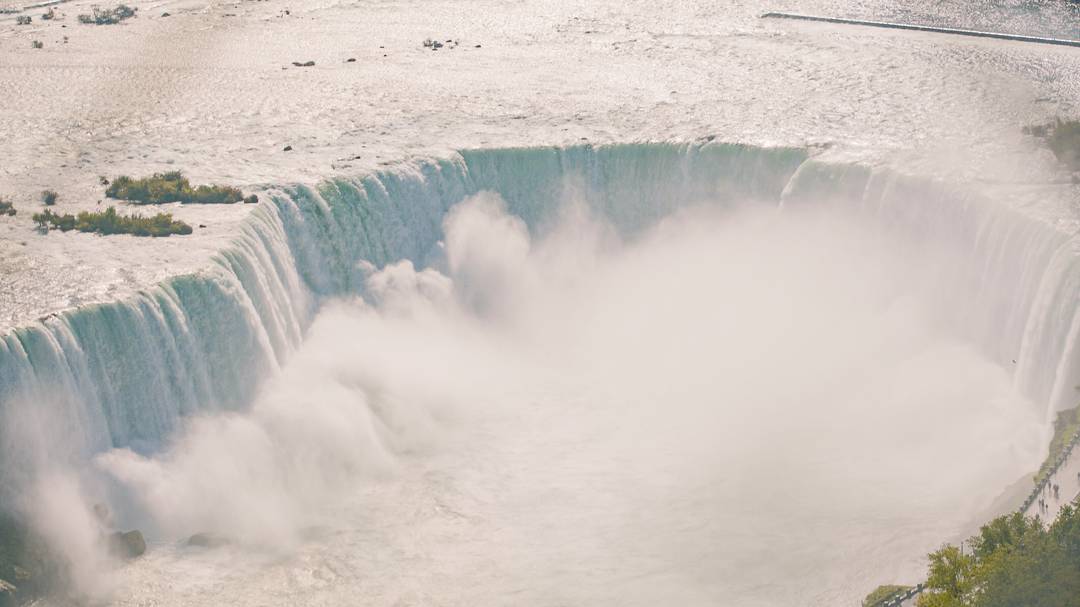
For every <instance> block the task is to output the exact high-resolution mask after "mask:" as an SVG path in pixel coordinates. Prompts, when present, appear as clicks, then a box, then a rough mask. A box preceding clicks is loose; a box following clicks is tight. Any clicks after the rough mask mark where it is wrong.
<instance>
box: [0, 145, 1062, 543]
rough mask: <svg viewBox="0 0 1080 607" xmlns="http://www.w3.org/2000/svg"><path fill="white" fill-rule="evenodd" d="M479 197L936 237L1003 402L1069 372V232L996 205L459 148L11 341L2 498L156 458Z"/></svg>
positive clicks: (926, 185) (666, 162)
mask: <svg viewBox="0 0 1080 607" xmlns="http://www.w3.org/2000/svg"><path fill="white" fill-rule="evenodd" d="M484 191H491V192H495V193H497V194H498V195H499V196H500V197H501V198H502V199H503V200H504V201H505V203H506V207H507V212H508V213H509V214H510V215H512V216H516V217H518V218H520V219H521V220H523V221H524V225H526V226H527V228H528V230H529V232H532V233H534V234H535V233H541V232H543V231H545V230H546V229H548V228H549V227H551V226H553V225H555V224H557V223H558V221H559V217H560V215H559V212H560V208H561V203H563V202H565V201H566V200H571V199H572V200H575V201H578V202H579V203H580V204H581V205H582V206H583V207H584V208H586V209H588V210H589V212H591V213H593V214H595V215H597V216H598V217H601V218H603V219H604V220H605V221H607V222H608V223H610V225H611V226H613V228H614V229H615V230H616V231H617V232H618V233H620V234H622V235H623V236H625V237H630V238H632V237H633V236H634V235H635V234H640V233H643V232H645V231H646V230H648V229H649V228H650V227H651V226H654V225H656V224H657V223H658V222H660V221H661V220H663V219H664V218H665V217H668V216H670V215H672V214H673V213H675V212H676V211H677V210H679V209H685V208H691V207H695V206H698V205H707V206H709V207H712V208H721V209H723V208H735V207H737V206H739V205H744V204H746V203H748V202H749V203H753V204H754V205H757V206H759V207H762V208H770V207H779V208H780V209H781V212H782V213H793V212H797V211H798V210H799V209H803V208H814V207H816V206H821V207H828V208H831V209H834V210H836V211H838V212H839V213H841V214H847V215H851V216H854V217H856V218H858V219H859V220H860V221H863V223H862V224H861V225H864V226H867V229H871V230H874V231H875V235H876V236H877V237H879V238H880V239H882V240H884V241H888V242H889V243H891V246H893V247H894V248H897V249H899V250H903V249H904V248H907V249H910V250H912V251H915V250H937V249H943V250H945V249H947V250H948V255H943V256H942V259H948V260H949V261H948V263H943V264H941V265H938V266H934V267H929V266H928V267H926V273H927V274H928V275H932V279H933V280H932V281H930V279H929V278H928V281H930V282H934V281H936V282H935V284H937V283H942V284H944V283H948V284H952V285H954V286H955V288H954V289H950V290H949V291H948V292H944V291H943V292H940V293H937V294H932V295H930V296H929V297H931V298H933V297H939V298H940V299H941V301H937V302H934V303H935V304H936V305H934V306H931V307H932V308H933V309H935V310H938V311H940V314H939V315H938V316H937V317H935V318H933V319H932V321H933V322H935V323H938V324H940V325H941V326H942V327H945V328H946V329H944V330H946V331H947V332H949V333H951V334H954V335H956V336H957V337H958V338H960V339H962V340H965V341H967V342H969V343H971V344H974V345H975V346H976V347H977V348H978V350H979V351H980V352H982V353H983V355H984V356H985V357H986V358H987V359H989V360H992V361H994V362H995V363H997V364H999V365H1000V366H1002V367H1004V368H1006V369H1008V370H1010V372H1011V373H1012V377H1013V385H1014V389H1015V391H1016V392H1017V394H1019V395H1020V396H1022V397H1024V399H1026V401H1028V402H1031V403H1035V406H1038V407H1043V408H1044V409H1045V412H1046V413H1045V415H1047V416H1048V415H1049V414H1050V413H1051V412H1052V411H1053V410H1055V409H1057V408H1059V407H1061V406H1063V405H1065V404H1068V403H1069V399H1070V397H1071V396H1072V386H1073V385H1074V384H1076V383H1078V382H1080V373H1078V367H1080V365H1078V364H1077V363H1076V361H1075V356H1076V353H1075V346H1076V344H1075V341H1076V339H1075V336H1076V333H1077V332H1078V331H1080V319H1078V317H1077V314H1076V312H1077V306H1076V301H1077V296H1078V290H1080V279H1077V278H1075V277H1076V276H1080V272H1077V271H1076V268H1075V264H1076V263H1077V261H1076V260H1077V255H1076V245H1075V241H1074V239H1073V235H1072V234H1071V233H1070V232H1068V231H1067V230H1068V228H1067V227H1062V226H1059V225H1056V224H1054V223H1053V222H1051V221H1046V220H1042V219H1039V218H1035V217H1032V216H1030V215H1029V214H1026V213H1025V212H1023V211H1019V210H1016V209H1013V208H1011V207H1009V206H1008V205H1007V204H1003V203H1001V201H994V200H989V199H987V197H986V196H985V195H979V194H975V193H972V192H967V191H963V190H961V189H959V188H956V187H950V186H947V185H945V184H942V183H938V182H934V181H931V180H925V179H918V178H912V177H905V176H901V175H897V174H895V173H893V172H890V171H887V170H875V169H871V168H868V167H865V166H860V165H845V164H833V163H826V162H820V161H817V160H814V159H810V158H809V154H808V153H807V152H805V151H802V150H796V149H758V148H750V147H744V146H732V145H721V144H713V143H708V144H702V145H664V144H655V145H652V144H650V145H626V146H610V147H578V148H569V149H554V148H537V149H509V150H479V151H468V152H462V153H461V154H459V155H456V156H454V157H452V158H450V159H446V160H439V161H424V162H418V163H414V164H411V165H408V166H405V167H402V168H397V169H393V170H388V171H385V172H381V173H377V174H373V175H369V176H365V177H362V178H357V179H340V180H335V181H329V182H325V183H323V184H321V185H319V186H318V187H317V188H309V187H305V186H293V187H285V188H282V189H279V190H274V191H271V192H270V195H269V199H270V201H269V202H268V203H264V205H263V206H262V207H261V208H259V209H257V210H256V211H255V213H254V214H253V216H252V218H251V220H250V221H249V222H248V223H247V225H246V226H245V227H244V230H243V232H242V233H241V234H240V235H238V237H237V239H236V241H235V243H234V245H233V247H232V248H231V249H229V250H227V251H223V252H222V253H221V254H220V255H219V256H218V257H217V258H216V259H215V262H214V264H213V266H212V267H210V268H207V269H206V270H205V271H204V272H201V273H199V274H197V275H190V276H179V277H175V278H172V279H170V280H168V281H166V282H165V283H163V284H161V285H159V286H158V287H156V288H154V289H152V290H150V291H148V292H145V293H142V294H139V295H138V296H136V297H134V298H131V299H128V300H124V301H119V302H115V303H110V304H102V305H96V306H91V307H86V308H81V309H78V310H72V311H69V312H64V313H61V314H58V315H55V316H52V317H50V318H47V319H43V320H42V321H41V322H40V323H38V324H36V325H34V326H31V327H24V328H22V329H19V330H17V331H14V332H12V333H9V334H8V335H5V336H4V337H3V338H2V340H0V407H2V411H0V413H2V414H3V420H4V426H3V427H4V433H3V440H4V443H3V453H4V460H3V462H4V464H3V468H2V470H0V474H2V478H3V481H4V482H3V486H4V487H6V488H7V489H8V494H7V495H5V501H6V502H8V503H9V504H15V506H14V507H16V508H19V507H22V508H24V509H25V508H26V504H24V503H22V504H20V503H19V500H20V495H21V494H22V493H23V492H24V490H25V488H26V487H28V486H30V485H32V483H33V480H34V477H35V476H37V475H40V474H42V472H43V471H44V470H48V469H51V468H52V467H56V466H61V467H63V466H71V465H79V464H80V463H81V462H87V461H89V460H90V459H91V458H92V457H93V455H94V454H98V453H102V452H106V451H108V450H110V449H113V448H130V449H132V450H134V451H135V452H137V453H140V454H144V455H151V456H153V455H154V454H157V453H159V452H161V450H162V449H163V448H165V447H166V446H167V444H168V442H169V440H171V437H173V435H174V432H175V431H176V430H177V428H178V427H179V426H180V422H181V420H184V419H186V418H189V417H190V416H192V415H193V414H197V413H211V412H217V411H241V410H244V409H245V407H247V406H248V405H250V403H251V402H252V400H253V399H254V398H255V397H256V394H257V392H258V390H259V388H260V386H261V385H262V384H263V383H264V381H265V380H266V379H267V378H269V377H272V376H274V375H276V374H278V373H279V372H280V371H281V369H282V368H283V366H285V363H286V361H289V360H290V359H291V358H292V357H293V356H294V355H295V353H296V351H297V350H298V348H300V347H301V344H302V343H303V342H304V341H305V335H306V333H307V331H308V329H309V327H310V325H311V323H312V321H313V319H314V318H315V316H316V312H317V311H318V310H319V309H320V308H321V307H322V304H323V303H324V302H326V301H328V300H331V299H334V298H337V297H341V296H348V295H350V294H355V293H360V292H363V291H364V290H365V289H370V288H371V285H370V284H369V283H367V282H366V281H367V280H369V279H370V275H371V272H372V269H371V265H370V264H373V265H374V266H375V267H384V266H387V265H388V264H392V263H394V262H398V261H399V260H407V261H409V262H411V263H412V264H413V265H414V266H416V267H425V266H427V265H428V264H429V263H435V264H438V263H441V262H440V260H441V258H442V246H443V242H442V240H443V238H444V234H443V222H444V219H445V218H446V216H447V213H448V211H449V210H450V209H451V208H452V207H454V206H455V205H456V204H458V203H459V202H461V201H463V200H465V199H467V198H469V197H470V196H473V195H475V194H477V193H479V192H484ZM365 285H366V286H365ZM369 295H370V294H369ZM268 423H269V422H268ZM276 423H277V422H274V424H276ZM348 423H350V424H356V423H359V424H361V425H362V424H363V423H366V422H358V421H356V420H352V421H350V422H348ZM271 425H273V424H271ZM368 455H370V454H368ZM365 457H366V455H365ZM372 457H375V456H372ZM361 459H362V458H361ZM349 461H352V460H349ZM139 474H141V473H139ZM136 476H137V475H136ZM911 556H913V555H905V557H911Z"/></svg>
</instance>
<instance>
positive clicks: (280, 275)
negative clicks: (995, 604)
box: [0, 145, 1077, 605]
mask: <svg viewBox="0 0 1080 607" xmlns="http://www.w3.org/2000/svg"><path fill="white" fill-rule="evenodd" d="M487 190H490V191H491V192H495V193H497V194H491V193H483V192H484V191H487ZM477 192H481V193H480V194H479V195H476V193H477ZM781 200H782V201H783V204H782V205H779V204H778V203H779V202H780V201H781ZM261 211H262V213H261V214H260V215H259V216H258V217H257V218H256V221H255V222H253V224H252V226H251V227H250V229H249V230H248V231H247V232H246V233H245V234H244V235H242V236H241V238H240V239H239V240H238V244H237V248H236V249H235V250H233V251H228V252H226V253H224V254H223V255H222V258H221V260H220V265H219V267H216V268H214V269H212V270H211V271H210V272H209V273H208V274H207V275H205V276H197V277H184V278H181V279H177V280H175V281H173V282H172V283H170V284H166V285H164V286H163V287H162V289H161V291H160V292H155V293H149V294H146V295H145V296H143V297H141V298H139V299H138V300H137V301H135V302H130V303H129V302H125V303H121V304H117V305H116V306H112V307H110V306H105V307H102V308H99V309H96V310H89V311H80V312H76V313H73V314H70V315H67V316H64V317H60V318H56V319H50V320H48V321H46V322H45V323H44V324H43V325H42V327H35V328H31V329H28V330H26V331H23V332H20V333H17V334H15V335H13V336H11V337H8V338H5V341H4V348H5V349H4V350H3V351H0V380H2V381H0V388H2V389H3V390H4V395H5V397H6V398H5V401H4V402H5V411H4V414H5V417H6V419H7V420H8V421H9V422H10V421H12V420H13V421H14V422H16V424H15V425H13V424H11V423H9V424H8V425H7V426H6V427H7V428H8V436H6V437H5V449H6V450H7V451H6V453H10V452H11V451H12V450H13V449H19V448H22V449H21V450H19V451H18V453H19V457H18V458H12V459H6V460H5V461H6V462H9V463H8V466H7V469H6V470H5V471H4V473H5V475H6V478H8V479H10V481H9V484H13V485H14V486H17V487H19V488H20V489H21V490H22V491H23V493H24V495H29V496H31V497H30V500H31V501H33V502H34V503H49V504H52V505H53V506H52V507H50V508H44V509H38V510H37V511H34V513H33V514H34V515H35V516H34V520H35V521H36V522H37V524H38V525H39V526H40V527H41V528H42V529H43V530H46V531H49V530H51V531H52V533H51V535H50V537H52V538H53V539H54V540H55V543H56V544H57V545H58V547H59V548H60V549H62V550H64V551H65V553H66V554H68V555H69V557H70V558H71V559H72V563H73V568H74V569H75V573H74V574H73V576H74V580H75V582H76V585H77V586H78V587H79V588H80V590H81V591H83V592H90V593H93V594H95V595H96V596H99V597H103V598H104V599H105V600H111V601H114V602H116V603H118V604H131V605H136V604H145V603H147V602H152V603H155V604H166V605H168V604H176V605H181V604H207V605H209V604H215V605H216V604H223V603H229V604H251V605H255V604H265V603H267V602H270V601H274V602H280V601H282V600H284V601H286V602H288V603H290V604H353V603H356V602H364V603H370V604H450V605H453V604H462V605H466V604H468V605H475V604H486V605H501V604H507V603H515V604H529V605H563V604H620V605H621V604H657V603H661V604H673V603H675V604H702V605H704V604H710V605H711V604H738V605H776V604H784V603H795V604H813V605H833V604H849V603H853V602H856V601H857V600H858V599H859V598H861V596H862V595H863V594H865V593H866V592H867V591H868V590H870V589H872V588H873V587H874V586H876V585H877V584H879V583H885V582H892V581H900V582H904V581H911V580H913V579H916V578H917V577H918V576H919V574H920V573H921V571H922V567H923V563H922V555H924V554H925V553H926V552H927V551H929V550H931V549H933V548H935V547H936V546H937V544H938V543H940V542H941V541H943V540H946V539H951V538H952V537H953V536H954V535H955V534H956V533H958V532H960V531H961V530H964V528H965V527H966V526H967V525H968V524H970V523H971V522H972V521H973V520H975V519H976V518H977V517H978V516H979V515H980V514H981V511H982V509H984V508H985V507H986V506H987V505H988V504H989V503H990V502H991V500H992V499H993V498H994V497H995V496H996V494H997V493H998V492H999V491H1000V489H1001V488H1002V487H1003V486H1005V485H1007V484H1009V483H1011V482H1012V481H1014V480H1015V479H1017V478H1019V477H1020V476H1022V475H1024V474H1025V473H1027V472H1030V471H1031V470H1032V469H1033V467H1034V466H1035V465H1036V464H1037V461H1038V459H1039V457H1040V455H1041V449H1042V444H1043V441H1044V438H1045V437H1044V431H1045V428H1046V419H1047V415H1048V412H1049V410H1050V409H1051V408H1052V406H1054V404H1055V403H1054V400H1055V398H1059V397H1060V394H1061V393H1062V392H1063V391H1065V390H1066V388H1065V386H1068V385H1070V382H1072V381H1073V379H1075V370H1074V367H1075V365H1073V364H1072V356H1073V353H1072V348H1073V344H1074V343H1075V339H1073V338H1072V335H1073V333H1075V332H1076V331H1075V329H1076V328H1075V327H1074V326H1073V325H1074V324H1076V323H1074V321H1073V319H1074V317H1075V309H1074V308H1075V299H1076V289H1077V285H1075V284H1073V282H1074V281H1071V280H1070V279H1069V278H1068V277H1069V276H1071V275H1073V274H1075V272H1071V269H1072V264H1074V263H1075V261H1074V260H1075V256H1074V255H1073V254H1072V247H1071V245H1070V241H1069V237H1068V236H1067V235H1063V234H1062V233H1061V232H1059V231H1057V230H1055V229H1053V228H1052V227H1051V226H1048V225H1046V224H1042V223H1040V222H1036V221H1033V220H1030V219H1027V218H1025V217H1024V216H1022V215H1019V214H1017V213H1013V212H1011V211H1009V210H1008V208H1007V207H1005V206H1003V205H995V204H994V203H992V202H990V201H986V200H982V199H979V198H977V197H974V196H967V195H963V194H957V193H955V192H950V191H948V190H946V189H944V188H943V187H940V186H939V185H936V184H926V183H922V182H919V181H917V180H911V179H906V178H901V177H898V176H895V175H891V174H888V173H876V172H873V171H870V170H867V169H865V168H861V167H844V166H839V167H838V166H830V165H822V164H818V163H814V162H813V161H807V160H806V156H805V154H803V153H802V152H799V151H796V150H755V149H749V148H741V147H735V146H713V145H709V146H704V147H696V146H625V147H614V148H599V149H592V148H579V149H573V150H509V151H503V152H474V153H468V154H464V155H463V156H462V157H460V158H458V159H455V160H452V161H446V162H442V163H431V164H422V165H417V166H416V167H414V168H410V169H403V170H401V171H396V172H389V173H386V174H381V175H378V176H372V177H368V178H365V179H363V180H358V181H356V182H344V181H342V182H333V183H328V184H325V185H324V186H323V187H321V188H320V189H319V190H318V191H313V190H307V189H303V188H296V189H292V190H289V191H287V192H281V193H279V194H277V195H276V196H274V204H273V205H272V206H268V207H266V208H264V209H261ZM399 260H405V261H399ZM1069 302H1072V304H1070V303H1069ZM320 303H321V305H320ZM316 310H317V312H315V311H316ZM125 323H126V324H125ZM301 336H304V337H303V339H301ZM110 339H111V340H113V341H115V342H116V343H115V344H110ZM133 346H138V347H133ZM1013 361H1015V362H1013ZM263 377H269V379H268V380H266V381H260V378H263ZM1055 395H1057V396H1055ZM35 399H36V400H35ZM31 403H32V404H31ZM248 403H251V405H250V407H248V406H247V404H248ZM50 419H64V420H66V421H65V423H64V424H58V425H57V424H53V425H49V424H47V423H46V422H47V421H48V420H50ZM181 420H187V421H186V422H183V423H182V422H181ZM12 427H15V428H19V429H20V432H18V433H16V435H15V436H12V432H11V430H10V429H11V428H12ZM177 428H180V429H179V430H178V431H177V430H175V429H177ZM27 429H29V430H32V431H27ZM57 445H64V446H65V449H57V448H56V446H57ZM11 462H15V463H14V464H13V463H11ZM9 499H10V498H9ZM14 501H15V502H16V506H18V505H19V500H14ZM97 501H106V502H108V503H109V505H110V507H111V510H112V511H113V514H114V516H115V517H116V519H117V520H118V523H120V524H121V525H123V526H126V527H132V526H137V527H139V528H142V529H144V530H145V531H146V532H147V534H148V535H149V536H150V538H151V539H152V540H154V541H153V542H152V549H151V551H150V553H149V554H148V555H147V556H146V557H144V558H143V559H141V560H139V561H137V562H135V563H134V564H131V565H128V566H125V567H123V568H121V569H120V570H119V572H118V573H116V574H115V575H110V574H108V573H107V572H108V571H109V565H108V564H107V563H101V562H100V559H97V558H95V551H94V541H95V540H94V537H95V533H96V531H95V530H94V529H93V528H92V527H93V523H92V522H91V521H92V517H90V516H89V515H86V512H87V509H88V508H87V506H88V505H89V504H92V503H94V502H97ZM79 516H82V517H83V518H82V519H81V520H80V518H79ZM82 521H85V522H82ZM61 522H62V523H63V524H60V523H61ZM193 533H210V534H213V535H215V536H219V537H221V538H223V539H225V540H228V542H229V543H228V544H227V545H226V546H224V547H220V548H217V549H212V550H207V549H203V548H195V547H186V546H184V545H182V541H181V540H183V539H184V538H185V537H187V536H188V535H191V534H193ZM178 542H180V543H178Z"/></svg>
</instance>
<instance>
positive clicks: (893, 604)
mask: <svg viewBox="0 0 1080 607" xmlns="http://www.w3.org/2000/svg"><path fill="white" fill-rule="evenodd" d="M924 588H925V586H923V585H922V584H919V585H917V586H912V587H911V588H908V589H907V590H905V591H903V592H899V593H897V594H894V595H892V596H891V597H889V598H887V599H885V601H884V602H882V603H880V605H881V607H900V605H902V604H903V603H904V601H907V600H910V599H911V598H913V597H914V596H915V595H917V594H919V593H920V592H922V591H923V589H924Z"/></svg>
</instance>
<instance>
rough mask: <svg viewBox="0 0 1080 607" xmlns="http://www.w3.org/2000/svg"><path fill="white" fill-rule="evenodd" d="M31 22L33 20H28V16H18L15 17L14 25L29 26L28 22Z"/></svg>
mask: <svg viewBox="0 0 1080 607" xmlns="http://www.w3.org/2000/svg"><path fill="white" fill-rule="evenodd" d="M32 21H33V19H31V18H30V15H19V16H18V17H15V24H16V25H30V22H32Z"/></svg>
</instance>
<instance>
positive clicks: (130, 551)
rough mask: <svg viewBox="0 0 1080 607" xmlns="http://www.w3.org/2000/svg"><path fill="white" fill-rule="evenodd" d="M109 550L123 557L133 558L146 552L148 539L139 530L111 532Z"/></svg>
mask: <svg viewBox="0 0 1080 607" xmlns="http://www.w3.org/2000/svg"><path fill="white" fill-rule="evenodd" d="M109 552H110V553H112V555H113V556H116V557H119V558H122V559H133V558H135V557H138V556H142V555H143V553H144V552H146V540H145V539H144V538H143V534H142V533H141V532H140V531H139V530H137V529H136V530H134V531H128V532H126V533H125V532H122V531H117V532H116V533H112V534H109Z"/></svg>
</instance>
